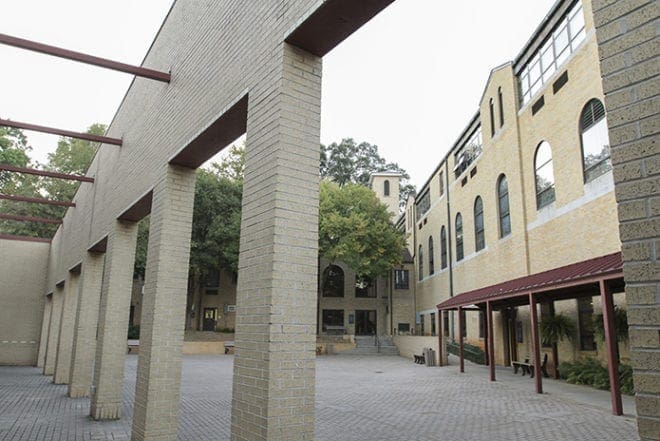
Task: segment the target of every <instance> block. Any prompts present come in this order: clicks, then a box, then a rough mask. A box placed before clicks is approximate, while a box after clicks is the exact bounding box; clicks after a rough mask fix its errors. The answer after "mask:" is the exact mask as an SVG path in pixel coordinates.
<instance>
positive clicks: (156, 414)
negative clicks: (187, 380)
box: [131, 166, 196, 440]
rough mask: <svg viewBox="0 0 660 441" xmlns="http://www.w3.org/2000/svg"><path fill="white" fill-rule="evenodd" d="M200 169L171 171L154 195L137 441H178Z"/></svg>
mask: <svg viewBox="0 0 660 441" xmlns="http://www.w3.org/2000/svg"><path fill="white" fill-rule="evenodd" d="M195 176H196V175H195V170H194V169H189V168H183V167H176V166H170V167H168V170H167V172H166V173H165V174H164V176H163V178H162V180H161V181H160V182H158V184H157V185H156V187H155V188H154V191H153V202H152V206H151V219H150V223H149V246H148V249H147V266H146V271H145V286H144V296H143V298H142V315H141V319H140V353H139V356H138V367H137V382H136V386H135V412H134V415H133V431H132V436H131V439H132V440H156V439H157V440H176V436H177V429H178V422H179V395H180V383H181V355H182V354H181V348H182V346H183V334H184V327H185V321H186V292H187V289H188V261H189V257H190V235H191V232H192V213H193V203H194V200H195Z"/></svg>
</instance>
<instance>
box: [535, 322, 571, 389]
mask: <svg viewBox="0 0 660 441" xmlns="http://www.w3.org/2000/svg"><path fill="white" fill-rule="evenodd" d="M539 330H540V332H541V339H542V341H543V344H546V345H551V346H552V363H553V365H554V367H553V374H554V377H555V379H557V378H559V371H558V370H557V366H558V364H559V355H558V352H557V344H558V343H559V342H560V341H563V340H564V338H566V339H568V340H569V341H573V340H574V339H575V335H576V333H577V328H576V326H575V322H574V321H573V320H571V319H570V318H568V317H566V316H564V315H562V314H558V315H551V316H549V317H545V318H544V319H543V320H541V323H540V324H539Z"/></svg>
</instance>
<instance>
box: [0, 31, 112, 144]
mask: <svg viewBox="0 0 660 441" xmlns="http://www.w3.org/2000/svg"><path fill="white" fill-rule="evenodd" d="M0 35H1V34H0ZM0 126H7V127H14V128H16V129H24V130H34V131H35V132H42V133H50V134H52V135H60V136H67V137H69V138H77V139H85V140H87V141H93V142H100V143H102V144H114V145H119V146H121V144H122V140H121V139H118V138H109V137H107V136H99V135H92V134H90V133H81V132H72V131H70V130H62V129H56V128H54V127H46V126H40V125H37V124H30V123H24V122H19V121H12V120H10V119H2V118H0Z"/></svg>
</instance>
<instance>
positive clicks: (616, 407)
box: [600, 280, 623, 415]
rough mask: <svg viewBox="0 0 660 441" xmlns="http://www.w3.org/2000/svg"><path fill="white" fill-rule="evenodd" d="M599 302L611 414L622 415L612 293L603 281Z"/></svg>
mask: <svg viewBox="0 0 660 441" xmlns="http://www.w3.org/2000/svg"><path fill="white" fill-rule="evenodd" d="M600 300H601V305H602V308H603V325H604V328H605V347H606V348H607V370H608V372H609V375H610V395H611V398H612V413H613V414H614V415H623V403H622V401H621V384H620V381H619V360H618V358H617V349H618V348H617V339H616V332H615V330H614V302H613V301H612V293H610V291H609V287H608V286H607V284H606V283H605V281H604V280H601V281H600Z"/></svg>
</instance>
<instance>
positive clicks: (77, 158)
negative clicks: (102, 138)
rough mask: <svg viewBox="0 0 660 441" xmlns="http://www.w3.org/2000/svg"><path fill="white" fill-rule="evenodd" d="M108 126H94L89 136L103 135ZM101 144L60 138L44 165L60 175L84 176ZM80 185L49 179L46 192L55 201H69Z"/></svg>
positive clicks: (46, 183)
mask: <svg viewBox="0 0 660 441" xmlns="http://www.w3.org/2000/svg"><path fill="white" fill-rule="evenodd" d="M105 131H106V126H105V125H103V124H92V125H91V126H90V127H89V128H88V129H87V132H86V133H88V134H91V135H103V134H105ZM98 147H99V144H98V143H96V142H92V141H87V140H84V139H75V138H65V137H62V138H60V140H59V142H58V143H57V148H56V149H55V152H54V153H49V154H48V162H47V163H46V164H45V165H44V168H45V169H46V170H50V171H55V172H58V173H67V174H78V175H82V174H85V173H86V172H87V169H88V168H89V166H90V164H91V163H92V159H94V155H95V154H96V150H97V149H98ZM79 186H80V184H79V183H78V182H75V181H65V180H62V179H49V180H48V181H46V182H45V184H44V190H45V191H46V192H47V193H48V194H49V195H50V197H52V198H53V199H57V200H62V201H68V200H71V199H73V197H74V196H75V194H76V191H78V187H79Z"/></svg>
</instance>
